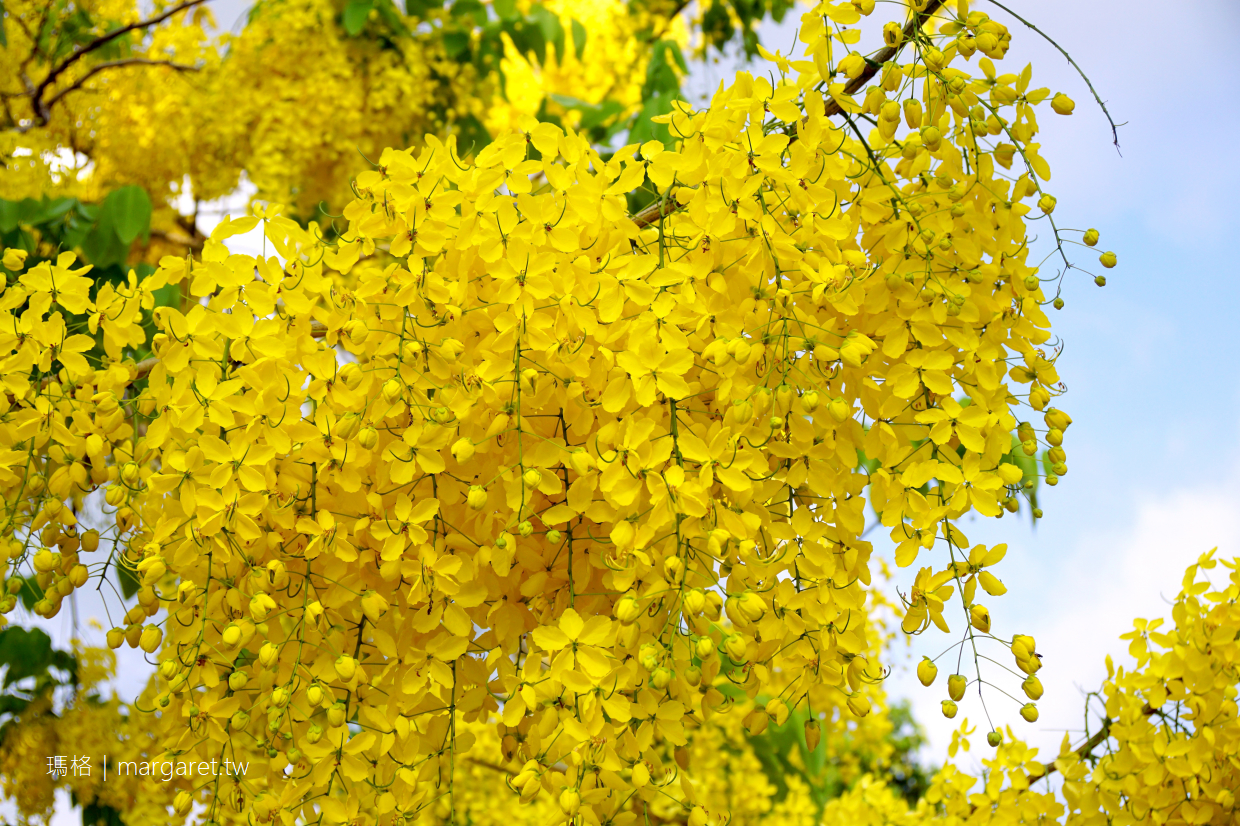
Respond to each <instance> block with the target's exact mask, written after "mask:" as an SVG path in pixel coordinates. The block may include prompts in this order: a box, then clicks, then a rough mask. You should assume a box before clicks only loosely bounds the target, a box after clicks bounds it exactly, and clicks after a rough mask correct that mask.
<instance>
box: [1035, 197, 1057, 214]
mask: <svg viewBox="0 0 1240 826" xmlns="http://www.w3.org/2000/svg"><path fill="white" fill-rule="evenodd" d="M1056 203H1057V201H1056V199H1055V196H1054V195H1051V194H1050V193H1043V195H1042V197H1041V198H1039V199H1038V209H1040V210H1042V211H1043V212H1044V213H1046V214H1047V215H1050V214H1051V213H1052V212H1054V211H1055V204H1056Z"/></svg>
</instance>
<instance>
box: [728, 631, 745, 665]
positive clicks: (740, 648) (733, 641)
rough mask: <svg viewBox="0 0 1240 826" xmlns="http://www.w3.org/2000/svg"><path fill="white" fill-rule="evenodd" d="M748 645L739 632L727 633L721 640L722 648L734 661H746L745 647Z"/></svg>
mask: <svg viewBox="0 0 1240 826" xmlns="http://www.w3.org/2000/svg"><path fill="white" fill-rule="evenodd" d="M748 647H749V645H748V642H747V640H746V639H745V638H744V637H742V636H741V635H740V634H729V635H728V636H727V638H726V639H725V640H724V641H723V649H724V651H726V652H727V654H728V657H729V658H730V659H731V660H732V662H734V663H744V662H746V661H747V659H748V658H747V657H746V656H745V649H747V648H748Z"/></svg>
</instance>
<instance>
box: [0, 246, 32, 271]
mask: <svg viewBox="0 0 1240 826" xmlns="http://www.w3.org/2000/svg"><path fill="white" fill-rule="evenodd" d="M27 255H28V253H27V252H26V251H25V250H19V249H16V248H14V247H9V248H8V249H7V250H5V251H4V258H3V260H0V263H3V264H4V268H5V269H6V270H9V271H10V272H21V271H22V269H23V268H24V267H25V266H26V256H27Z"/></svg>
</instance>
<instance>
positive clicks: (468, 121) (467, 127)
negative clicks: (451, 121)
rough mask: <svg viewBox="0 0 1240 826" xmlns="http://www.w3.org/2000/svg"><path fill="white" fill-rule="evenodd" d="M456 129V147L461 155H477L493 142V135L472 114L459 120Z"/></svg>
mask: <svg viewBox="0 0 1240 826" xmlns="http://www.w3.org/2000/svg"><path fill="white" fill-rule="evenodd" d="M456 128H457V139H456V146H457V151H458V152H460V153H461V155H473V154H477V153H478V152H481V151H482V149H483V147H485V146H486V145H487V144H489V143H490V142H491V133H490V132H488V131H487V128H486V127H485V126H483V125H482V121H480V120H478V118H477V117H475V116H474V115H472V114H469V115H466V116H465V117H463V118H458V119H457V121H456Z"/></svg>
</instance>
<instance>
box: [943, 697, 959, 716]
mask: <svg viewBox="0 0 1240 826" xmlns="http://www.w3.org/2000/svg"><path fill="white" fill-rule="evenodd" d="M956 708H957V707H956V704H955V703H954V702H952V701H951V700H944V701H943V716H944V717H946V718H947V719H948V720H950V719H952V718H953V717H955V716H956Z"/></svg>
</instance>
